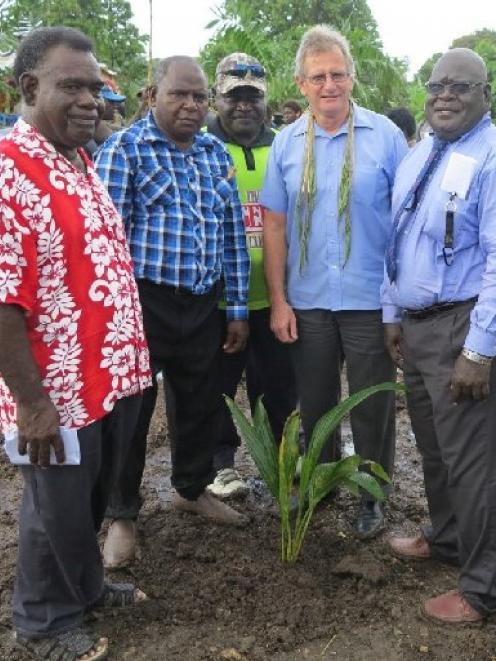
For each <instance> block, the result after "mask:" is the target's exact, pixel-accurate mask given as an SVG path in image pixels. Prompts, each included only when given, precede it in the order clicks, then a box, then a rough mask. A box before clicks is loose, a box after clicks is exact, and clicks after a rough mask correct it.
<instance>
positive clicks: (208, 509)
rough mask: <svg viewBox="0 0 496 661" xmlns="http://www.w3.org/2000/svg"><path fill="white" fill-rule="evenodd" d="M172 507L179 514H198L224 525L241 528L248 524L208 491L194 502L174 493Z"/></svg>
mask: <svg viewBox="0 0 496 661" xmlns="http://www.w3.org/2000/svg"><path fill="white" fill-rule="evenodd" d="M172 507H173V508H174V509H176V510H179V511H181V512H191V513H192V514H198V515H199V516H202V517H204V518H206V519H210V520H212V521H215V522H216V523H220V524H224V525H231V526H238V527H243V526H246V525H247V523H248V517H246V516H245V515H244V514H240V513H239V512H237V511H236V510H235V509H233V508H232V507H229V505H226V504H225V503H222V502H221V501H220V500H217V498H215V497H214V496H212V494H211V493H209V492H208V491H204V492H203V493H202V494H200V495H199V496H198V498H197V499H196V500H188V499H187V498H183V497H182V496H180V495H179V494H178V493H176V494H174V498H173V500H172Z"/></svg>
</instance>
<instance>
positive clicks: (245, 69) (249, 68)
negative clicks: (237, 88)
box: [222, 64, 265, 78]
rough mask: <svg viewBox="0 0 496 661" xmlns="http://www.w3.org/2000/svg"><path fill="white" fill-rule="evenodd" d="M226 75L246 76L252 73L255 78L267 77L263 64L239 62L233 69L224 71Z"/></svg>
mask: <svg viewBox="0 0 496 661" xmlns="http://www.w3.org/2000/svg"><path fill="white" fill-rule="evenodd" d="M222 73H223V75H224V76H234V77H235V78H246V76H247V75H248V74H249V73H250V74H251V75H252V76H255V78H265V69H264V68H263V66H262V65H261V64H237V65H236V66H235V67H234V68H233V69H228V70H227V71H223V72H222Z"/></svg>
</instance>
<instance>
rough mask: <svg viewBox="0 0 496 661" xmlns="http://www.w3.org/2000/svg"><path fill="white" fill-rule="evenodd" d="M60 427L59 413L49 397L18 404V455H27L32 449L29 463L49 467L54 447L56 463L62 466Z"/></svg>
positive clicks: (62, 444)
mask: <svg viewBox="0 0 496 661" xmlns="http://www.w3.org/2000/svg"><path fill="white" fill-rule="evenodd" d="M59 425H60V420H59V414H58V413H57V411H56V409H55V407H54V405H53V404H52V402H51V401H50V399H49V397H41V398H39V399H37V400H34V401H30V402H29V403H18V405H17V427H18V429H19V454H22V455H24V454H26V452H27V450H28V449H29V461H30V462H31V463H32V464H36V465H38V466H41V467H42V468H48V466H49V465H50V446H53V449H54V452H55V457H56V459H57V463H59V464H63V463H64V461H65V454H64V443H63V441H62V439H61V438H60V432H59Z"/></svg>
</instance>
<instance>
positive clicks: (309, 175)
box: [295, 103, 355, 274]
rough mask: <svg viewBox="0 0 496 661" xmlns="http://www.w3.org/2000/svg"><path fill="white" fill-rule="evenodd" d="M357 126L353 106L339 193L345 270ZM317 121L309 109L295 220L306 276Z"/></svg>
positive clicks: (349, 245) (301, 259)
mask: <svg viewBox="0 0 496 661" xmlns="http://www.w3.org/2000/svg"><path fill="white" fill-rule="evenodd" d="M354 129H355V126H354V122H353V105H352V104H351V103H350V112H349V115H348V133H347V137H346V145H345V152H344V160H343V167H342V170H341V179H340V182H339V194H338V217H339V219H341V218H342V217H343V216H344V253H345V259H344V263H343V267H344V266H345V265H346V262H347V261H348V258H349V256H350V252H351V187H352V181H353V165H354V159H353V156H354V137H355V130H354ZM314 145H315V119H314V116H313V114H312V113H311V112H310V110H308V111H307V129H306V135H305V146H304V151H303V170H302V176H301V183H300V190H299V193H298V199H297V201H296V210H295V211H296V219H297V223H298V237H299V242H300V274H301V273H303V271H304V269H305V266H306V264H307V261H308V241H309V239H310V231H311V226H312V213H313V209H314V206H315V194H316V189H317V187H316V178H315V156H314Z"/></svg>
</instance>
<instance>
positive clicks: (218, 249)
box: [96, 56, 249, 567]
mask: <svg viewBox="0 0 496 661" xmlns="http://www.w3.org/2000/svg"><path fill="white" fill-rule="evenodd" d="M152 100H153V108H152V110H151V111H150V112H149V113H148V115H147V116H146V117H145V118H144V119H142V120H140V121H138V122H136V123H135V124H133V125H132V126H131V127H130V128H128V129H126V130H124V131H122V132H120V133H116V134H114V135H113V136H111V137H110V138H109V140H108V141H107V142H106V143H105V144H104V145H103V147H102V148H101V150H100V151H99V153H98V155H97V159H96V165H97V170H98V173H99V175H100V177H101V179H102V180H103V182H104V183H105V185H106V186H107V188H108V191H109V193H110V196H111V197H112V199H113V201H114V204H115V206H116V207H117V209H118V211H119V212H120V213H121V215H122V218H123V220H124V224H125V227H126V232H127V236H128V240H129V245H130V248H131V254H132V257H133V260H134V269H135V276H136V279H137V282H138V288H139V293H140V298H141V303H142V307H143V318H144V322H145V331H146V335H147V340H148V343H149V347H150V354H151V360H152V365H153V369H154V372H155V374H157V373H158V372H159V371H161V370H164V373H165V377H166V400H167V412H168V419H169V430H170V432H171V440H172V484H173V486H174V488H175V489H176V492H177V493H176V496H175V501H174V504H175V506H176V507H177V508H178V509H182V510H186V511H191V512H195V513H197V514H200V515H202V516H206V517H208V518H211V519H214V520H217V521H220V522H225V523H235V524H236V523H241V522H242V520H243V518H242V517H241V515H240V514H238V513H237V512H235V511H234V510H233V509H231V508H230V507H228V506H227V505H225V504H224V503H221V502H220V501H218V500H216V499H215V498H214V497H213V496H212V495H211V494H209V492H208V491H205V487H206V486H207V485H208V484H209V483H210V482H211V481H212V479H213V477H214V472H213V463H212V459H213V454H214V450H215V441H216V434H217V433H218V421H219V415H220V411H221V405H222V400H221V380H220V359H221V355H222V353H221V352H222V350H223V351H225V352H226V353H235V352H237V351H240V350H241V349H243V348H244V346H245V344H246V339H247V335H248V325H247V316H248V312H247V291H248V276H249V257H248V253H247V248H246V238H245V230H244V223H243V218H242V210H241V205H240V202H239V197H238V192H237V188H236V183H235V180H234V170H233V167H232V161H231V158H230V156H229V154H228V152H227V150H226V149H225V147H224V146H223V144H222V142H221V141H219V140H217V139H216V138H215V137H213V136H212V135H210V134H202V133H200V132H199V131H200V128H201V126H202V124H203V123H204V119H205V116H206V113H207V110H208V89H207V79H206V77H205V74H204V72H203V71H202V69H201V68H200V67H199V65H198V64H197V63H196V62H195V60H193V59H192V58H189V57H183V56H175V57H171V58H167V59H165V60H163V61H162V62H161V63H160V64H159V66H158V68H157V73H156V87H155V89H154V92H153V97H152ZM118 283H119V274H116V291H117V290H118V289H119V284H118ZM222 292H223V293H224V297H225V300H226V302H227V309H226V314H227V322H228V323H227V336H226V337H225V338H224V342H223V338H221V323H220V322H221V319H220V317H219V312H218V309H217V304H218V301H219V298H220V296H221V294H222ZM119 323H122V324H127V323H129V320H126V319H121V320H120V322H119ZM155 400H156V386H155V387H154V388H151V389H149V390H148V391H147V392H145V396H144V403H143V408H142V412H141V420H140V424H139V425H138V430H137V433H136V437H135V439H134V440H135V442H134V445H133V451H132V452H131V455H130V457H129V460H128V466H127V469H126V470H125V472H124V474H123V475H122V476H121V479H120V482H119V484H118V485H117V487H116V489H115V490H114V494H113V497H112V499H111V505H110V509H109V512H108V514H109V516H110V518H112V519H113V523H112V524H111V526H110V529H109V534H108V537H107V541H106V544H105V549H104V557H105V561H106V564H107V566H112V567H115V566H122V565H123V564H126V563H127V562H128V561H129V560H130V559H131V558H132V557H133V556H134V545H135V520H136V517H137V515H138V512H139V508H140V505H141V502H140V497H139V486H140V482H141V478H142V474H143V468H144V462H145V453H146V436H147V433H148V428H149V424H150V420H151V416H152V413H153V409H154V405H155Z"/></svg>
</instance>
